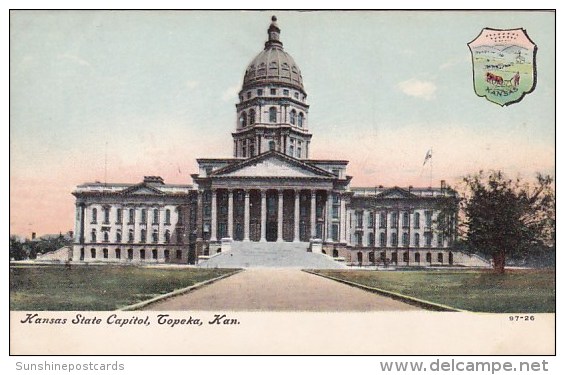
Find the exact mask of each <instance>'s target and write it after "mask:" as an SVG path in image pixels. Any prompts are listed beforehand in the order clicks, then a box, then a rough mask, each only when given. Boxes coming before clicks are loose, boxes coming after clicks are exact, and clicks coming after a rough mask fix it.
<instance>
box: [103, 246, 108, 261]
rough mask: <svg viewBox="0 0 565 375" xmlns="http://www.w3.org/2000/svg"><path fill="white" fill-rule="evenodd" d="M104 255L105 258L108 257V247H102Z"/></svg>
mask: <svg viewBox="0 0 565 375" xmlns="http://www.w3.org/2000/svg"><path fill="white" fill-rule="evenodd" d="M102 257H103V258H104V259H108V249H106V248H104V249H102Z"/></svg>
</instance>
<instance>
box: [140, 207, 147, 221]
mask: <svg viewBox="0 0 565 375" xmlns="http://www.w3.org/2000/svg"><path fill="white" fill-rule="evenodd" d="M141 224H147V210H146V209H145V208H144V209H142V210H141Z"/></svg>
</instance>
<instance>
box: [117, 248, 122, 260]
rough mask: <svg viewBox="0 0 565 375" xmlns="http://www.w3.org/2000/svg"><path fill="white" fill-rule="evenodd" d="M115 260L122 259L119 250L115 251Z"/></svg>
mask: <svg viewBox="0 0 565 375" xmlns="http://www.w3.org/2000/svg"><path fill="white" fill-rule="evenodd" d="M116 259H122V251H121V250H120V249H116Z"/></svg>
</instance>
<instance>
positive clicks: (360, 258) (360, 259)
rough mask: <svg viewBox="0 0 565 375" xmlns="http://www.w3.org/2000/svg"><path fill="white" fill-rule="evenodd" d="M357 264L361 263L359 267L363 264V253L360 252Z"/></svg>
mask: <svg viewBox="0 0 565 375" xmlns="http://www.w3.org/2000/svg"><path fill="white" fill-rule="evenodd" d="M357 262H359V265H361V264H363V253H362V252H360V251H359V252H358V253H357Z"/></svg>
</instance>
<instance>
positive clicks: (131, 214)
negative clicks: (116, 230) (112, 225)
mask: <svg viewBox="0 0 565 375" xmlns="http://www.w3.org/2000/svg"><path fill="white" fill-rule="evenodd" d="M133 223H135V209H133V208H130V209H129V222H128V224H133Z"/></svg>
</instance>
